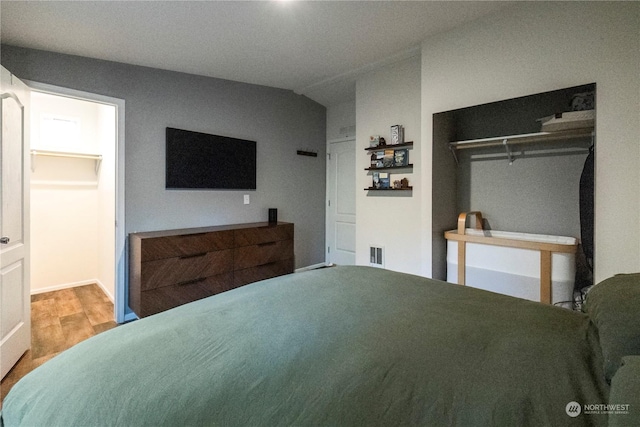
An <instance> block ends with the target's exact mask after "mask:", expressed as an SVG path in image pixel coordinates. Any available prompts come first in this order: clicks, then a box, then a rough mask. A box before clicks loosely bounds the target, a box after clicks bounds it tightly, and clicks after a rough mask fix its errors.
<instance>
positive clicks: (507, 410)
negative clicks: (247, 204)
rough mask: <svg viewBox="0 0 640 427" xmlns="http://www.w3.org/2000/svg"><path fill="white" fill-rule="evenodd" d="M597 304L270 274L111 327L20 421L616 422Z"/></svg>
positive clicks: (66, 363)
mask: <svg viewBox="0 0 640 427" xmlns="http://www.w3.org/2000/svg"><path fill="white" fill-rule="evenodd" d="M608 393H609V386H608V385H607V384H606V382H605V381H604V374H603V368H602V355H601V351H600V348H599V344H598V337H597V331H596V330H595V329H594V326H593V325H592V324H591V323H590V322H589V319H588V317H587V316H586V315H584V314H581V313H575V312H570V311H567V310H564V309H560V308H555V307H551V306H545V305H541V304H538V303H533V302H528V301H524V300H520V299H516V298H511V297H507V296H502V295H497V294H493V293H490V292H486V291H482V290H478V289H473V288H465V287H463V286H458V285H452V284H448V283H444V282H439V281H435V280H429V279H425V278H421V277H417V276H412V275H407V274H401V273H394V272H390V271H385V270H381V269H374V268H370V267H336V268H327V269H321V270H316V271H310V272H305V273H296V274H292V275H288V276H283V277H280V278H276V279H271V280H267V281H263V282H258V283H255V284H252V285H248V286H245V287H242V288H239V289H235V290H233V291H229V292H226V293H224V294H220V295H217V296H214V297H211V298H207V299H204V300H201V301H197V302H194V303H191V304H187V305H185V306H182V307H178V308H176V309H173V310H170V311H167V312H164V313H161V314H158V315H155V316H151V317H148V318H145V319H142V320H139V321H136V322H133V323H130V324H127V325H123V326H121V327H118V328H116V329H113V330H110V331H107V332H105V333H102V334H100V335H98V336H96V337H93V338H91V339H89V340H87V341H85V342H82V343H80V344H78V345H76V346H75V347H73V348H71V349H70V350H68V351H66V352H64V353H62V354H60V355H59V356H57V357H55V358H54V359H52V360H51V361H49V362H47V363H45V364H44V365H43V366H41V367H39V368H37V369H36V370H34V371H33V372H31V373H30V374H28V375H27V376H25V377H24V378H23V379H22V380H21V381H20V382H19V383H18V384H16V385H15V386H14V388H13V389H12V390H11V392H10V393H9V395H8V396H7V398H6V399H5V401H4V403H3V408H2V421H3V423H4V426H5V427H12V426H17V425H24V426H65V427H68V426H94V425H95V426H101V425H121V426H133V425H149V426H159V425H171V426H184V425H189V426H197V425H222V426H250V425H255V426H265V425H313V426H318V425H362V426H370V425H407V424H409V425H429V426H440V425H459V426H485V425H496V426H518V425H532V426H542V425H558V426H571V425H581V426H582V425H606V422H607V419H606V415H604V416H601V415H584V414H581V415H579V416H577V417H571V416H569V415H568V414H567V410H566V409H567V405H568V404H569V403H570V402H574V401H575V402H580V403H594V404H597V403H606V402H607V399H608Z"/></svg>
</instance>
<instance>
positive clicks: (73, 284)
mask: <svg viewBox="0 0 640 427" xmlns="http://www.w3.org/2000/svg"><path fill="white" fill-rule="evenodd" d="M94 283H95V284H96V285H98V286H100V289H102V291H103V292H104V293H105V294H106V295H107V297H108V298H109V299H110V300H111V302H113V301H114V298H113V295H111V293H110V292H109V291H107V288H105V286H104V284H103V283H102V282H101V281H100V280H98V279H90V280H81V281H79V282H71V283H62V284H60V285H54V286H47V287H46V288H40V289H35V290H33V289H32V290H31V295H37V294H43V293H45V292H52V291H59V290H61V289H68V288H75V287H77V286H85V285H93V284H94Z"/></svg>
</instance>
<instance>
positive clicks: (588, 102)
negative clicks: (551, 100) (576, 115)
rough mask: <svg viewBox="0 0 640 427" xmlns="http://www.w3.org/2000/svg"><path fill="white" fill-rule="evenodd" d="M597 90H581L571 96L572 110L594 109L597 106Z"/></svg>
mask: <svg viewBox="0 0 640 427" xmlns="http://www.w3.org/2000/svg"><path fill="white" fill-rule="evenodd" d="M594 100H595V91H593V90H591V91H588V92H580V93H576V94H575V95H573V97H572V98H571V111H582V110H593V109H594V108H595V101H594Z"/></svg>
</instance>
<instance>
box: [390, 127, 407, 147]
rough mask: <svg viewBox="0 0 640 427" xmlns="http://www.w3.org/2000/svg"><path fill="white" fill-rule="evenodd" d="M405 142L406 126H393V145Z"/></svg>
mask: <svg viewBox="0 0 640 427" xmlns="http://www.w3.org/2000/svg"><path fill="white" fill-rule="evenodd" d="M403 142H404V128H403V127H402V125H393V126H391V145H397V144H402V143H403Z"/></svg>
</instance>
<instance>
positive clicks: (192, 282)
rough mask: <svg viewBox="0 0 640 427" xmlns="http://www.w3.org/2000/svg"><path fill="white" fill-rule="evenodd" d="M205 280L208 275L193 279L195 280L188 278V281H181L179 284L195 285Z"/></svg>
mask: <svg viewBox="0 0 640 427" xmlns="http://www.w3.org/2000/svg"><path fill="white" fill-rule="evenodd" d="M205 280H207V278H206V277H201V278H200V279H193V280H187V281H184V282H180V283H178V284H177V285H178V286H186V285H194V284H196V283H200V282H204V281H205Z"/></svg>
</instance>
